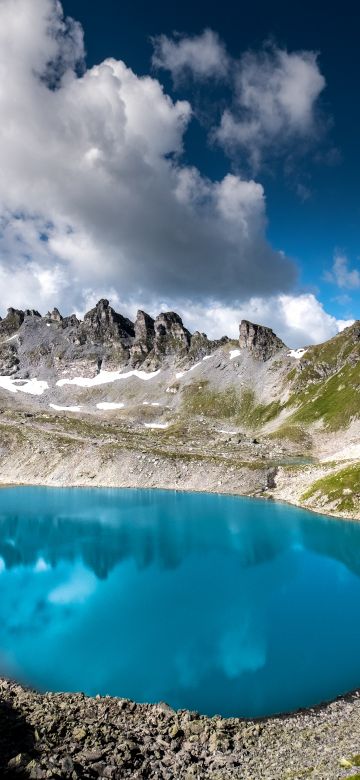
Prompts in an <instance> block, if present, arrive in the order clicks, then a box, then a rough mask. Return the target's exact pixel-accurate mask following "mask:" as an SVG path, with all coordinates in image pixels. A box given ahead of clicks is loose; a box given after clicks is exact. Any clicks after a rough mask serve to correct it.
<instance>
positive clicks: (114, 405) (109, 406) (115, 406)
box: [96, 401, 125, 411]
mask: <svg viewBox="0 0 360 780" xmlns="http://www.w3.org/2000/svg"><path fill="white" fill-rule="evenodd" d="M124 406H125V404H123V403H121V402H120V403H118V404H117V403H112V401H101V403H99V404H96V408H97V409H104V411H107V410H108V409H123V408H124Z"/></svg>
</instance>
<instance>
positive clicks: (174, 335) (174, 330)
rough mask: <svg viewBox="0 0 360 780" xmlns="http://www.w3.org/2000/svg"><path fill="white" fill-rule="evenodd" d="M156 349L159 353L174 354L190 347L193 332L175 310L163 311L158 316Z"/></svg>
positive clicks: (155, 324)
mask: <svg viewBox="0 0 360 780" xmlns="http://www.w3.org/2000/svg"><path fill="white" fill-rule="evenodd" d="M154 328H155V342H154V350H155V353H156V354H157V355H173V354H174V353H175V352H180V353H181V352H186V351H187V350H188V349H189V348H190V344H191V334H190V332H189V331H188V330H187V328H185V327H184V324H183V321H182V319H181V317H180V316H179V315H178V314H176V312H174V311H167V312H162V313H161V314H159V315H158V316H157V317H156V320H155V323H154Z"/></svg>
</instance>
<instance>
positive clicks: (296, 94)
mask: <svg viewBox="0 0 360 780" xmlns="http://www.w3.org/2000/svg"><path fill="white" fill-rule="evenodd" d="M324 87H325V79H324V77H323V75H322V74H321V72H320V69H319V65H318V61H317V55H316V53H315V52H312V51H299V52H287V51H286V50H285V49H280V48H277V47H276V46H273V47H271V48H267V49H264V50H263V51H260V52H247V53H245V54H244V55H243V57H242V58H241V59H240V60H239V62H238V63H237V65H236V73H235V81H234V99H233V105H232V107H231V108H229V109H226V110H225V111H224V112H223V115H222V117H221V122H220V127H219V128H218V130H217V131H216V137H217V139H218V141H219V142H220V143H221V144H222V145H223V146H224V147H225V148H226V149H230V150H234V149H235V150H239V149H243V150H246V151H247V153H248V154H249V155H250V158H251V162H252V166H253V168H254V169H255V170H256V169H258V168H259V166H260V164H261V162H262V160H263V158H264V157H266V156H267V155H268V154H269V150H271V153H272V154H274V151H275V150H276V149H279V148H280V149H282V150H283V149H284V148H285V149H286V147H287V146H288V145H289V143H290V142H291V143H294V141H303V140H306V139H308V138H312V137H314V136H316V134H317V133H318V128H319V125H318V121H317V113H316V103H317V99H318V97H319V95H320V93H321V92H322V90H323V89H324Z"/></svg>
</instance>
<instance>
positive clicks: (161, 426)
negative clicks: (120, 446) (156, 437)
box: [144, 423, 170, 429]
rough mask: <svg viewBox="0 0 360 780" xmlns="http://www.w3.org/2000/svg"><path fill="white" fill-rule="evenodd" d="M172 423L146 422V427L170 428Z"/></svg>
mask: <svg viewBox="0 0 360 780" xmlns="http://www.w3.org/2000/svg"><path fill="white" fill-rule="evenodd" d="M169 424H170V423H144V425H145V428H163V429H164V428H168V427H169Z"/></svg>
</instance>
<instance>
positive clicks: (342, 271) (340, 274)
mask: <svg viewBox="0 0 360 780" xmlns="http://www.w3.org/2000/svg"><path fill="white" fill-rule="evenodd" d="M325 279H326V281H328V282H332V283H333V284H336V285H337V287H340V289H343V290H344V289H348V290H356V289H358V288H359V287H360V271H359V270H358V269H357V268H349V261H348V258H347V257H346V255H343V254H336V255H335V257H334V262H333V265H332V269H331V271H326V273H325Z"/></svg>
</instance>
